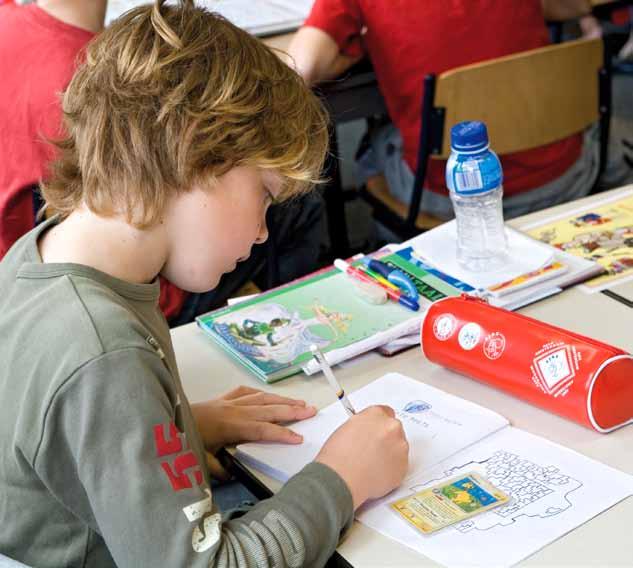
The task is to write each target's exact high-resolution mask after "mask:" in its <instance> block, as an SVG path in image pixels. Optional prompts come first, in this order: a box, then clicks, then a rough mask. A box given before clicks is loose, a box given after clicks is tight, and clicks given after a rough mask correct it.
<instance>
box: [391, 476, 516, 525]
mask: <svg viewBox="0 0 633 568" xmlns="http://www.w3.org/2000/svg"><path fill="white" fill-rule="evenodd" d="M509 501H510V496H509V495H507V494H506V493H504V492H503V491H501V490H500V489H497V488H496V487H495V486H494V485H492V483H490V482H489V481H488V480H487V479H485V478H483V477H482V476H480V475H479V474H477V473H474V472H471V473H467V474H465V475H460V476H459V477H455V478H452V479H449V480H446V481H443V482H441V483H438V484H437V485H433V486H431V487H428V488H427V489H423V490H422V491H419V492H418V493H414V494H413V495H410V496H409V497H404V498H402V499H398V500H397V501H394V502H393V503H390V506H391V508H392V509H393V510H395V511H396V512H397V513H398V514H399V515H400V516H401V517H402V518H403V519H405V520H406V521H407V522H408V523H410V524H411V525H413V526H414V527H415V528H417V529H418V530H419V531H421V532H422V533H424V534H429V533H432V532H435V531H437V530H440V529H442V528H444V527H446V526H448V525H452V524H454V523H458V522H460V521H463V520H464V519H468V518H469V517H472V516H473V515H478V514H479V513H483V512H485V511H489V510H490V509H493V508H494V507H498V506H499V505H504V504H506V503H508V502H509Z"/></svg>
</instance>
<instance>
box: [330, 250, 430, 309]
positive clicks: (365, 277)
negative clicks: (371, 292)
mask: <svg viewBox="0 0 633 568" xmlns="http://www.w3.org/2000/svg"><path fill="white" fill-rule="evenodd" d="M334 266H335V267H336V268H338V269H339V270H340V271H341V272H345V274H347V275H348V276H351V277H352V278H356V279H357V280H361V281H362V282H370V283H372V284H375V285H376V286H380V287H381V288H382V289H383V290H384V291H385V292H387V296H389V298H391V299H392V300H393V301H394V302H398V303H399V304H400V305H402V306H404V307H405V308H408V309H410V310H412V311H414V312H417V311H418V310H419V309H420V304H418V302H417V301H416V300H414V299H412V298H409V297H408V296H407V295H406V294H403V293H402V292H400V291H399V290H393V289H392V288H390V287H388V286H385V285H384V284H381V283H380V282H379V281H378V280H375V279H374V278H372V277H371V276H370V275H369V274H366V273H365V272H363V271H361V270H359V269H358V268H356V267H355V266H352V265H350V264H349V263H347V262H345V261H344V260H342V259H340V258H337V259H336V260H335V261H334Z"/></svg>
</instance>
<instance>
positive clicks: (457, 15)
mask: <svg viewBox="0 0 633 568" xmlns="http://www.w3.org/2000/svg"><path fill="white" fill-rule="evenodd" d="M305 25H306V26H312V27H315V28H319V29H321V30H323V31H324V32H326V33H327V34H328V35H330V36H331V37H332V38H333V39H334V40H335V41H336V43H337V44H338V46H339V48H340V50H341V52H342V53H345V54H347V55H351V56H356V55H360V54H362V53H366V54H367V55H369V58H370V59H371V61H372V64H373V66H374V70H375V72H376V78H377V80H378V84H379V86H380V90H381V92H382V94H383V97H384V99H385V103H386V105H387V109H388V111H389V115H390V117H391V119H392V120H393V122H394V124H395V125H396V126H397V127H398V129H399V131H400V133H401V135H402V139H403V144H404V158H405V160H406V162H407V164H408V165H409V167H410V168H411V170H412V171H415V168H416V162H417V152H418V138H419V131H420V104H421V100H422V88H423V87H422V79H423V78H424V76H425V75H426V74H428V73H435V74H439V73H442V72H444V71H447V70H449V69H453V68H455V67H460V66H462V65H467V64H470V63H475V62H478V61H484V60H487V59H493V58H496V57H501V56H504V55H508V54H511V53H516V52H519V51H525V50H528V49H534V48H537V47H542V46H544V45H547V44H548V43H549V39H548V32H547V28H546V26H545V21H544V18H543V12H542V8H541V2H540V0H521V1H517V0H432V1H426V2H421V1H420V0H389V1H377V0H316V2H315V4H314V7H313V8H312V13H311V14H310V16H309V17H308V19H307V20H306V22H305ZM361 32H363V33H362V39H361ZM509 128H511V125H509ZM491 144H492V147H493V148H494V140H492V141H491ZM581 147H582V136H581V135H580V134H578V135H574V136H571V137H569V138H565V139H563V140H561V141H558V142H554V143H553V144H548V145H547V146H544V147H541V148H535V149H533V150H529V151H526V152H517V153H514V154H506V155H504V156H501V162H502V164H503V173H504V192H505V193H506V194H507V195H512V194H516V193H521V192H523V191H528V190H530V189H534V188H537V187H539V186H541V185H543V184H545V183H547V182H549V181H552V180H553V179H555V178H557V177H559V176H560V175H562V174H563V173H564V172H565V171H566V170H567V169H568V168H569V167H570V166H571V165H572V164H573V163H574V162H575V161H576V160H577V159H578V157H579V155H580V150H581ZM445 167H446V162H445V161H443V160H431V161H430V165H429V169H428V170H427V178H426V184H425V187H428V188H429V189H431V190H432V191H435V192H438V193H445V192H446V183H445V180H444V170H445Z"/></svg>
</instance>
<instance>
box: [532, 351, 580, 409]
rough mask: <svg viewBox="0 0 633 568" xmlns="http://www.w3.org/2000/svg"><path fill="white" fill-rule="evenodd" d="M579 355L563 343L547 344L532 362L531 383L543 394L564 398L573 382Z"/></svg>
mask: <svg viewBox="0 0 633 568" xmlns="http://www.w3.org/2000/svg"><path fill="white" fill-rule="evenodd" d="M579 361H580V355H579V353H578V352H577V351H576V348H575V347H573V346H570V345H566V344H565V343H562V342H558V343H547V344H545V345H544V346H543V347H542V348H541V349H539V351H537V353H536V354H535V356H534V359H533V361H532V365H531V370H532V381H533V382H534V384H536V385H537V386H538V387H539V388H540V389H541V390H542V391H543V392H544V393H546V394H550V395H552V396H554V397H558V396H565V395H566V394H567V393H568V392H569V387H570V386H571V385H572V384H573V382H574V377H575V376H576V371H578V368H579Z"/></svg>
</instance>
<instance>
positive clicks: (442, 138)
mask: <svg viewBox="0 0 633 568" xmlns="http://www.w3.org/2000/svg"><path fill="white" fill-rule="evenodd" d="M422 99H423V100H422V110H421V112H422V126H421V128H420V146H419V150H418V164H417V168H416V171H415V181H414V184H413V188H412V197H411V201H410V202H409V203H401V202H399V201H397V200H396V199H395V198H394V197H393V196H392V195H391V194H390V193H389V188H388V186H387V183H386V181H385V180H384V178H382V177H380V176H379V177H377V178H373V179H372V180H370V181H369V182H368V183H367V185H366V186H365V187H364V188H363V189H362V190H361V195H362V197H363V198H364V199H365V200H366V201H368V202H369V203H370V204H371V206H372V207H373V214H374V218H376V219H377V220H378V221H380V222H381V223H383V224H384V225H385V226H387V227H388V228H389V229H391V230H392V231H393V232H394V233H396V234H397V235H398V236H400V237H401V238H403V239H407V238H410V237H412V236H414V235H416V234H418V233H420V232H421V231H424V230H427V229H430V228H432V227H433V226H435V225H437V224H440V223H441V221H440V220H438V219H435V218H433V217H431V216H429V215H426V214H425V213H424V212H420V203H421V202H422V192H423V187H424V180H425V177H426V171H427V165H428V161H429V159H447V158H448V156H449V154H450V129H451V127H452V126H453V125H454V124H456V123H458V122H461V121H464V120H481V121H483V122H485V123H486V125H487V127H488V132H489V135H490V140H491V146H492V148H493V149H494V150H495V152H497V154H501V155H503V154H508V153H511V152H519V151H522V150H528V149H531V148H537V147H539V146H543V145H545V144H549V143H552V142H555V141H556V140H560V139H562V138H565V137H567V136H570V135H572V134H575V133H578V132H582V131H584V130H585V129H586V128H588V127H589V126H591V125H592V124H594V123H596V122H598V121H599V123H600V172H602V170H603V169H604V166H605V164H606V156H607V142H608V138H609V119H610V114H611V83H610V73H609V70H608V63H605V61H604V58H603V44H602V42H601V41H600V40H599V39H589V40H587V39H581V40H576V41H570V42H566V43H562V44H556V45H549V46H546V47H542V48H538V49H533V50H529V51H525V52H521V53H516V54H513V55H509V56H505V57H500V58H497V59H493V60H489V61H485V62H480V63H475V64H472V65H465V66H463V67H458V68H456V69H452V70H449V71H446V72H444V73H441V74H439V75H437V76H436V75H433V74H431V75H427V76H426V77H425V78H424V95H423V97H422ZM509 125H511V126H510V127H509ZM598 175H599V174H598Z"/></svg>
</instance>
